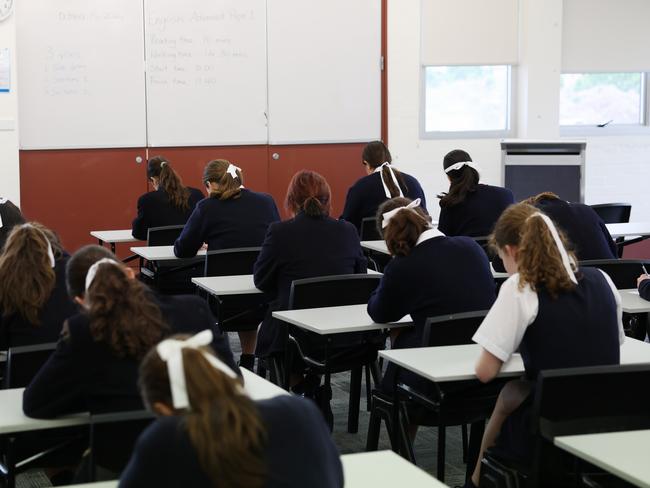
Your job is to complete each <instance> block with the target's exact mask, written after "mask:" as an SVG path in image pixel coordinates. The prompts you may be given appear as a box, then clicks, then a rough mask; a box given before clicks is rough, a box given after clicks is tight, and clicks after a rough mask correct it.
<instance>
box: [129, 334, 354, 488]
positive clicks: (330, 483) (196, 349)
mask: <svg viewBox="0 0 650 488" xmlns="http://www.w3.org/2000/svg"><path fill="white" fill-rule="evenodd" d="M202 335H204V333H201V334H199V335H197V336H194V337H191V338H189V339H186V340H184V338H183V337H177V338H174V339H168V340H166V341H164V342H162V343H161V344H159V345H158V347H157V348H154V349H152V350H151V351H150V352H149V353H148V354H147V355H146V356H145V358H144V360H143V361H142V364H141V366H140V390H141V392H142V396H143V399H144V402H145V404H146V405H147V407H148V408H149V409H150V410H151V411H152V412H154V413H156V414H157V415H158V416H159V417H158V419H157V420H156V421H155V422H153V423H152V424H151V425H150V426H149V427H148V428H147V429H146V430H145V431H144V433H143V434H142V435H141V436H140V439H138V442H137V444H136V447H135V451H134V453H133V457H132V458H131V461H130V462H129V464H128V466H127V468H126V469H125V471H124V472H123V474H122V476H121V479H120V484H119V486H120V488H131V487H134V488H135V487H141V486H157V487H161V488H164V487H177V486H192V487H195V488H212V487H214V486H228V487H231V488H262V487H264V488H280V487H282V488H294V487H295V488H302V487H306V486H308V487H312V488H341V487H343V470H342V466H341V461H340V458H339V453H338V451H337V449H336V446H335V445H334V442H333V441H332V438H331V437H330V435H329V432H328V431H327V427H326V426H325V424H324V422H323V418H322V416H321V415H320V412H319V411H318V410H317V409H316V407H315V406H314V405H313V403H312V402H310V401H309V400H305V399H303V398H300V397H296V396H289V395H281V396H278V397H274V398H271V399H268V400H262V401H253V400H251V399H250V398H249V397H248V396H247V395H246V393H245V392H244V391H242V387H241V380H239V379H238V378H237V376H236V375H235V373H233V371H232V370H230V369H229V368H228V367H227V366H226V365H225V364H224V363H222V362H221V361H219V360H218V359H217V357H215V356H214V355H213V354H212V353H211V352H210V351H209V350H208V349H206V348H205V347H201V344H205V343H206V342H207V341H208V340H209V339H208V338H207V337H201V336H202ZM173 362H175V364H176V365H177V366H173ZM170 378H172V380H171V381H172V382H173V384H174V385H177V386H176V388H174V389H172V388H170Z"/></svg>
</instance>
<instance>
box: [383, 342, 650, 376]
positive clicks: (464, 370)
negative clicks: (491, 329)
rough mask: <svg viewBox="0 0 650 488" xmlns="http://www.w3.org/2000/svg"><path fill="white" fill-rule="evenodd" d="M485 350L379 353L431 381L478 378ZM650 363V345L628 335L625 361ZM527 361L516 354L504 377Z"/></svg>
mask: <svg viewBox="0 0 650 488" xmlns="http://www.w3.org/2000/svg"><path fill="white" fill-rule="evenodd" d="M480 352H481V346H479V345H478V344H465V345H461V346H443V347H416V348H412V349H392V350H390V351H379V355H380V356H381V357H383V358H385V359H386V360H387V361H391V362H393V363H395V364H397V365H398V366H401V367H402V368H404V369H407V370H409V371H411V372H413V373H415V374H417V375H419V376H421V377H423V378H425V379H427V380H430V381H436V382H446V381H467V380H474V379H476V374H475V373H474V366H475V365H476V360H477V359H478V357H479V354H480ZM641 363H650V344H648V343H645V342H642V341H639V340H636V339H632V338H631V337H626V338H625V342H624V343H623V345H622V346H621V364H641ZM523 372H524V363H523V360H522V359H521V356H520V355H519V354H513V355H512V357H511V358H510V360H509V361H508V362H507V363H505V364H504V365H503V367H502V368H501V371H500V372H499V377H500V378H507V377H517V376H521V375H522V374H523Z"/></svg>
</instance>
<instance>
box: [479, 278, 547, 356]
mask: <svg viewBox="0 0 650 488" xmlns="http://www.w3.org/2000/svg"><path fill="white" fill-rule="evenodd" d="M538 309H539V299H538V298H537V293H535V292H534V291H533V290H532V289H531V288H530V286H529V285H526V286H525V287H524V288H523V289H519V274H514V275H512V276H511V277H510V278H508V279H507V280H506V281H505V283H504V284H503V286H502V287H501V290H500V291H499V296H498V297H497V299H496V301H495V302H494V305H492V308H491V309H490V311H489V312H488V314H487V316H486V317H485V319H484V320H483V323H482V324H481V326H480V327H479V328H478V330H477V331H476V333H475V334H474V337H472V340H473V341H474V342H476V343H478V344H480V345H481V346H482V347H483V348H484V349H485V350H486V351H488V352H489V353H491V354H493V355H494V356H496V357H497V358H499V359H500V360H501V361H503V362H504V363H505V362H506V361H508V359H510V356H512V354H513V353H514V352H515V351H516V350H517V349H518V348H519V344H521V340H522V339H523V337H524V334H525V333H526V329H527V328H528V326H529V325H530V324H532V323H533V321H534V320H535V318H536V317H537V311H538Z"/></svg>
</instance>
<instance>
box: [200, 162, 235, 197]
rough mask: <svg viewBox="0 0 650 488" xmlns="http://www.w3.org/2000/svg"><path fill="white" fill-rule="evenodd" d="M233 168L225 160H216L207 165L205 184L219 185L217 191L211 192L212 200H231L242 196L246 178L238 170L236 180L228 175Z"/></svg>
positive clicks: (204, 171)
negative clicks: (242, 187)
mask: <svg viewBox="0 0 650 488" xmlns="http://www.w3.org/2000/svg"><path fill="white" fill-rule="evenodd" d="M230 166H231V163H230V161H227V160H225V159H215V160H213V161H210V162H209V163H208V164H206V165H205V168H204V169H203V183H204V184H206V185H207V184H208V183H210V182H212V183H216V184H217V187H218V188H217V189H216V190H210V195H209V196H210V198H216V199H217V200H230V199H236V198H239V197H240V196H241V186H242V185H243V184H244V177H243V176H242V173H241V170H240V169H239V168H237V169H236V170H235V174H236V175H237V176H236V177H235V178H233V177H232V175H231V174H230V173H228V168H229V167H230Z"/></svg>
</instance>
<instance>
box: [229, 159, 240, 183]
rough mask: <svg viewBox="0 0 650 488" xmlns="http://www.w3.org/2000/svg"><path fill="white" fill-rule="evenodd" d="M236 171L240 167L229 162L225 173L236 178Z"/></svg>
mask: <svg viewBox="0 0 650 488" xmlns="http://www.w3.org/2000/svg"><path fill="white" fill-rule="evenodd" d="M237 171H241V168H239V167H237V166H235V165H234V164H232V163H230V164H229V165H228V169H227V170H226V173H228V174H229V175H230V176H231V177H232V179H233V180H234V179H235V178H238V177H239V175H238V174H237Z"/></svg>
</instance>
